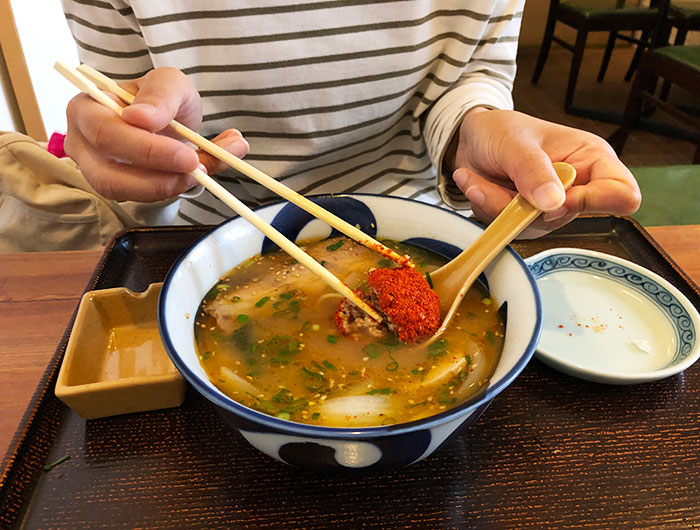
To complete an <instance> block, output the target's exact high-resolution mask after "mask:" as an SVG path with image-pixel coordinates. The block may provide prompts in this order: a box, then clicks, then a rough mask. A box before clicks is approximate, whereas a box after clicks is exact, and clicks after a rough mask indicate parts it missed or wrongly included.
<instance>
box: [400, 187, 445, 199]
mask: <svg viewBox="0 0 700 530" xmlns="http://www.w3.org/2000/svg"><path fill="white" fill-rule="evenodd" d="M434 189H435V186H426V187H425V188H423V189H421V190H418V191H417V192H415V193H414V194H413V195H409V196H408V198H409V199H415V198H416V197H419V196H421V195H423V194H424V193H428V192H429V191H433V190H434ZM440 202H442V201H440Z"/></svg>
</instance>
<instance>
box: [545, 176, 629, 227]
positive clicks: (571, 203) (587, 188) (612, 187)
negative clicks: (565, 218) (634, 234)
mask: <svg viewBox="0 0 700 530" xmlns="http://www.w3.org/2000/svg"><path fill="white" fill-rule="evenodd" d="M640 203H641V193H640V191H639V187H638V186H637V184H636V182H634V181H632V182H627V181H620V180H615V179H597V180H596V179H594V180H591V181H590V182H588V183H587V184H585V185H582V186H574V187H573V188H571V189H570V190H569V192H568V193H567V196H566V202H565V203H564V207H565V208H566V209H567V210H568V211H569V212H572V213H576V214H578V213H609V214H613V215H631V214H633V213H634V212H636V211H637V209H638V208H639V205H640ZM545 218H546V219H547V220H554V219H553V218H552V217H551V216H550V217H547V214H545ZM555 218H556V217H555Z"/></svg>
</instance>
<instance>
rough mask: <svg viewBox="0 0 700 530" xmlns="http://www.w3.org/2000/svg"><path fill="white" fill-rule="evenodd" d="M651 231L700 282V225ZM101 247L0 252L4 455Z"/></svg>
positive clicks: (0, 439)
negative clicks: (41, 251) (2, 253)
mask: <svg viewBox="0 0 700 530" xmlns="http://www.w3.org/2000/svg"><path fill="white" fill-rule="evenodd" d="M648 231H649V233H651V235H652V236H653V237H654V238H655V239H656V240H657V242H658V243H659V244H660V245H661V246H662V247H663V248H664V249H665V250H666V251H667V252H668V253H669V254H670V255H671V257H672V258H673V259H674V260H675V261H676V262H677V263H678V265H679V266H680V267H681V268H682V269H683V270H684V271H685V272H686V273H687V274H688V275H689V276H690V277H691V278H692V279H693V281H695V282H696V283H698V284H700V246H698V243H697V242H698V241H700V225H693V226H661V227H651V228H649V229H648ZM100 256H101V252H97V251H95V252H87V251H75V252H47V253H26V254H9V255H0V337H1V339H0V388H2V392H3V399H2V400H0V455H5V453H6V451H7V449H8V448H9V446H10V442H11V440H12V437H13V436H14V434H15V432H16V430H17V426H18V425H19V423H20V422H21V420H22V417H23V414H24V412H25V410H26V408H27V405H28V403H29V401H30V399H31V397H32V395H33V393H34V391H35V390H36V387H37V385H38V384H39V381H40V379H41V376H42V374H43V373H44V369H45V367H46V365H47V363H48V361H49V359H50V358H51V357H52V355H53V354H54V352H55V349H56V346H57V345H58V343H59V341H60V339H61V336H62V335H63V332H64V331H65V328H66V325H67V323H68V321H69V319H70V317H71V316H72V314H73V311H74V310H75V308H76V306H77V303H78V301H79V300H80V296H81V294H82V293H83V290H84V289H85V286H86V285H87V282H88V281H89V279H90V276H91V275H92V272H93V270H94V268H95V265H96V264H97V262H98V260H99V258H100Z"/></svg>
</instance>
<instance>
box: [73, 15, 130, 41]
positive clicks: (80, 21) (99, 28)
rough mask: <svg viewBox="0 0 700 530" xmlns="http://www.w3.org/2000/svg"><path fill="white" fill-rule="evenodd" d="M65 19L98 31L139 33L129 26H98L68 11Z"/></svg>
mask: <svg viewBox="0 0 700 530" xmlns="http://www.w3.org/2000/svg"><path fill="white" fill-rule="evenodd" d="M66 20H71V21H73V22H75V23H76V24H78V25H79V26H82V27H84V28H88V29H92V30H94V31H98V32H100V33H109V34H111V35H139V36H140V35H141V34H140V33H139V32H138V31H134V30H133V29H131V28H113V27H110V26H98V25H97V24H93V23H91V22H90V21H88V20H85V19H84V18H80V17H78V16H76V15H72V14H70V13H66Z"/></svg>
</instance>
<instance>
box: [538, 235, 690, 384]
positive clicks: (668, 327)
mask: <svg viewBox="0 0 700 530" xmlns="http://www.w3.org/2000/svg"><path fill="white" fill-rule="evenodd" d="M525 262H526V263H527V265H528V267H529V269H530V271H531V272H532V275H533V276H534V277H535V280H536V282H537V286H538V287H539V289H540V295H541V297H542V308H543V321H542V335H541V338H540V342H539V345H538V347H537V350H536V352H535V355H536V356H537V357H538V358H539V359H540V360H542V361H543V362H545V363H546V364H548V365H550V366H552V367H553V368H555V369H557V370H560V371H562V372H564V373H567V374H569V375H572V376H574V377H578V378H581V379H586V380H589V381H595V382H599V383H611V384H635V383H643V382H646V381H655V380H658V379H663V378H665V377H669V376H671V375H674V374H677V373H679V372H681V371H683V370H685V369H686V368H688V367H689V366H691V365H692V364H693V363H694V362H695V361H697V360H698V357H700V340H698V330H700V315H698V311H697V310H696V309H695V307H694V306H693V305H692V304H691V303H690V301H689V300H688V299H687V298H686V297H685V296H684V295H683V294H682V293H681V292H680V291H679V290H678V289H676V288H675V287H674V286H673V285H671V284H670V283H669V282H668V281H666V280H665V279H663V278H662V277H661V276H659V275H658V274H655V273H653V272H651V271H650V270H647V269H645V268H644V267H642V266H640V265H637V264H636V263H633V262H631V261H627V260H625V259H622V258H618V257H616V256H612V255H609V254H604V253H602V252H595V251H592V250H583V249H578V248H554V249H550V250H546V251H544V252H540V253H539V254H537V255H535V256H531V257H530V258H528V259H526V260H525Z"/></svg>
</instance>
